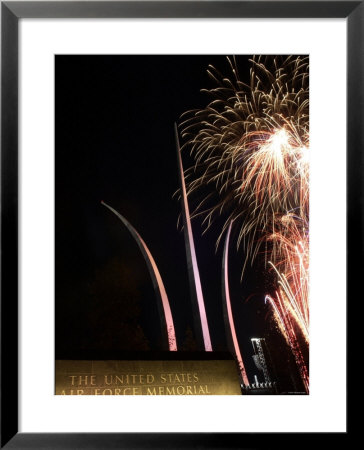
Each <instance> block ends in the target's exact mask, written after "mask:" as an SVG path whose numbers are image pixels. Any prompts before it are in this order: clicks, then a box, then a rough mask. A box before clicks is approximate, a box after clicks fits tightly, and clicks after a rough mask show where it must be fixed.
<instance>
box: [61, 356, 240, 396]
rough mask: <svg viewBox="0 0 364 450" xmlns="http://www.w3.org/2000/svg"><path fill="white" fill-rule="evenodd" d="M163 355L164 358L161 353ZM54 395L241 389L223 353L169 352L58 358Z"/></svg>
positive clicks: (232, 365) (235, 371)
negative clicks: (106, 358) (142, 354)
mask: <svg viewBox="0 0 364 450" xmlns="http://www.w3.org/2000/svg"><path fill="white" fill-rule="evenodd" d="M162 357H163V358H162ZM55 372H56V373H55V375H56V380H55V394H56V395H241V394H242V391H241V388H240V380H239V374H238V367H237V364H236V362H235V361H234V359H233V358H232V357H231V356H230V355H227V354H225V353H216V354H215V353H212V352H211V353H210V352H209V353H192V354H190V353H182V352H178V353H177V352H168V353H162V354H161V353H159V354H157V355H155V354H154V355H151V354H148V355H147V359H132V358H130V357H129V358H128V359H124V358H123V359H108V360H100V359H98V360H92V359H87V360H56V371H55Z"/></svg>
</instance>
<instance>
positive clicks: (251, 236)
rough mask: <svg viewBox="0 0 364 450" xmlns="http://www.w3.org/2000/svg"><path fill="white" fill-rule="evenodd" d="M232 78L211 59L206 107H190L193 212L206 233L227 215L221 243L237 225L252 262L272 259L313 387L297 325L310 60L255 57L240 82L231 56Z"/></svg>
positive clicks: (303, 305) (278, 313)
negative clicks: (198, 198) (195, 201)
mask: <svg viewBox="0 0 364 450" xmlns="http://www.w3.org/2000/svg"><path fill="white" fill-rule="evenodd" d="M228 62H229V64H230V67H231V70H232V73H233V77H232V79H231V80H230V79H227V78H224V77H223V76H222V75H221V74H220V73H219V72H218V71H217V70H216V69H215V68H213V67H212V66H209V70H208V73H209V75H210V76H211V78H212V79H213V80H214V82H215V83H216V84H217V87H216V88H214V89H210V90H208V91H205V92H207V93H208V94H209V95H210V96H212V101H211V102H210V103H209V104H208V105H207V107H206V108H204V109H202V110H197V111H188V112H187V113H185V115H184V116H183V118H184V119H183V122H182V123H181V131H182V137H183V138H184V139H185V144H184V146H183V148H188V149H189V150H190V152H191V154H192V156H193V157H194V160H195V164H194V166H193V167H191V168H190V169H189V170H187V171H186V173H185V178H186V186H187V194H188V196H189V197H192V196H195V195H198V193H199V191H200V189H201V188H202V189H201V191H200V192H202V193H204V192H206V186H208V187H210V188H211V189H210V191H209V192H210V193H209V195H207V196H205V197H204V198H203V200H202V201H200V203H199V204H198V205H197V207H196V208H195V210H194V211H193V214H192V217H196V216H202V217H203V225H204V227H205V231H206V230H207V229H208V228H209V227H210V226H211V223H212V222H213V220H214V218H216V217H217V216H223V217H224V218H225V222H224V225H223V226H222V229H221V233H220V235H219V237H218V239H217V243H216V245H217V246H218V245H219V242H220V241H221V239H222V237H223V236H224V234H225V233H226V232H227V230H228V228H229V225H230V223H234V228H235V230H236V236H237V238H236V245H237V247H238V248H239V247H240V246H243V248H244V251H245V255H246V256H245V259H244V261H243V263H242V276H243V273H244V270H245V267H246V265H247V263H250V264H253V262H254V260H255V259H256V258H257V257H258V256H259V257H264V260H265V263H266V267H267V268H268V269H269V268H270V269H271V270H272V271H273V273H275V274H276V280H277V285H276V286H274V287H272V291H273V293H269V294H270V295H268V293H267V297H266V298H267V299H269V302H270V303H271V305H272V308H273V311H274V315H275V318H276V321H277V323H279V326H280V329H281V331H282V333H283V335H284V336H285V338H286V340H287V342H288V344H289V345H290V347H291V349H292V352H293V354H294V356H295V359H296V362H297V365H298V367H299V369H300V373H301V376H302V379H303V382H304V384H305V387H306V390H308V371H307V368H306V366H305V363H304V360H303V357H302V352H301V350H300V348H299V343H298V342H299V341H298V339H297V338H296V334H297V331H298V330H299V331H300V333H302V335H303V336H304V339H305V340H306V342H307V344H308V343H309V334H308V322H309V315H308V283H309V278H308V248H309V234H308V229H309V227H308V224H309V221H308V214H309V161H308V159H309V158H308V157H309V89H308V80H309V78H308V58H306V57H295V56H288V57H281V56H277V57H273V56H266V57H261V56H259V57H254V58H253V59H251V60H250V63H251V69H250V81H248V82H247V83H244V82H243V81H241V78H240V76H239V71H238V65H237V61H236V59H235V57H234V58H228Z"/></svg>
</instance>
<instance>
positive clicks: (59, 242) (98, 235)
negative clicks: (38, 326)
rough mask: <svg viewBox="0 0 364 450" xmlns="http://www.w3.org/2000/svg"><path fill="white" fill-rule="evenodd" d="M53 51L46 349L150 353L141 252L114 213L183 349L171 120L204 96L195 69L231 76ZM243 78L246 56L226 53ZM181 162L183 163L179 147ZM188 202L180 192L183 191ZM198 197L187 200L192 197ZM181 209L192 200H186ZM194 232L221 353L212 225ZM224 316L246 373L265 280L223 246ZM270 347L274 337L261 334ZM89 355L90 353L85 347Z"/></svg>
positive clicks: (155, 329)
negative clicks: (158, 278) (49, 331)
mask: <svg viewBox="0 0 364 450" xmlns="http://www.w3.org/2000/svg"><path fill="white" fill-rule="evenodd" d="M55 58H56V92H55V95H56V103H55V104H56V142H55V144H56V168H55V170H56V243H55V245H56V317H55V320H56V358H65V359H67V358H72V357H75V356H79V355H81V356H82V355H83V354H85V355H86V354H90V352H91V354H92V352H93V351H94V352H96V353H97V352H99V353H100V352H101V353H102V352H103V351H105V355H106V354H107V351H109V350H111V351H115V352H118V351H123V350H158V349H159V348H160V343H161V334H160V322H159V315H158V309H157V304H156V299H155V295H154V290H153V286H152V282H151V278H150V276H149V272H148V270H147V266H146V264H145V262H144V259H143V257H142V255H141V253H140V251H139V249H138V246H137V244H136V242H135V241H134V239H133V237H132V236H131V235H130V233H129V232H128V230H127V229H126V227H125V226H124V225H123V224H122V223H121V222H120V221H119V220H118V219H117V218H116V217H115V216H114V215H113V214H112V213H111V212H110V211H109V210H108V209H106V208H105V207H104V206H102V205H101V203H100V202H101V201H102V200H103V201H105V202H106V203H108V204H109V205H110V206H112V207H113V208H115V209H116V210H118V211H119V212H120V213H121V214H122V215H124V216H125V217H126V218H127V220H128V221H129V222H130V223H131V224H132V225H133V226H134V227H135V228H136V230H137V231H138V232H139V233H140V234H141V236H142V238H143V239H144V241H145V242H146V244H147V246H148V247H149V249H150V251H151V253H152V255H153V257H154V259H155V261H156V263H157V265H158V268H159V271H160V273H161V275H162V278H163V282H164V284H165V287H166V291H167V294H168V297H169V301H170V305H171V309H172V313H173V318H174V322H175V328H176V332H177V343H178V345H179V347H180V348H184V349H186V350H191V349H193V337H192V336H191V332H190V331H189V330H192V329H193V320H192V308H191V304H190V298H189V285H188V276H187V266H186V255H185V248H184V237H183V232H182V231H181V230H180V229H179V230H178V229H177V218H178V215H179V213H180V208H181V205H180V202H179V201H178V199H177V198H176V197H175V198H173V194H174V193H175V191H176V190H177V189H178V187H179V186H178V177H177V175H178V174H177V159H176V149H175V140H174V128H173V127H174V122H179V121H180V116H181V114H182V113H184V112H185V111H187V110H190V109H195V108H201V107H204V106H206V105H207V103H208V102H209V101H210V98H209V97H208V95H207V94H206V93H201V92H200V90H201V88H210V87H215V84H214V83H213V81H212V80H211V79H210V78H209V77H208V75H207V73H206V69H207V67H208V65H209V64H212V65H214V66H215V67H216V68H218V69H219V71H220V72H222V73H224V74H227V76H230V75H231V71H230V68H229V65H228V63H227V60H226V57H225V56H123V55H120V56H66V55H65V56H62V55H58V56H56V57H55ZM238 62H239V68H240V74H241V76H242V77H243V78H244V76H243V74H244V73H246V75H247V76H249V64H248V57H247V56H240V57H239V59H238ZM183 163H184V168H185V169H186V168H187V167H189V166H190V165H191V164H192V159H191V158H190V156H189V155H188V153H187V152H184V153H183ZM191 201H192V200H191ZM196 201H198V198H196ZM190 207H191V209H193V204H190ZM216 225H217V226H216V227H215V228H214V227H212V229H211V231H209V232H207V233H206V234H205V235H203V236H202V228H201V223H200V222H199V221H198V220H195V221H193V222H192V226H193V231H194V237H195V244H196V253H197V258H198V264H199V269H200V275H201V281H202V288H203V293H204V297H205V304H206V310H207V317H208V320H209V326H210V334H211V339H212V345H213V348H214V349H215V350H226V339H225V332H224V323H223V308H222V297H221V289H222V286H221V262H222V248H219V249H218V250H217V252H215V241H216V238H217V235H218V228H219V227H218V225H219V223H217V224H216ZM230 255H231V259H230V284H231V286H230V287H231V297H232V304H233V311H234V315H235V325H236V328H237V332H238V336H239V340H240V346H241V350H242V354H243V358H244V362H245V364H246V366H247V370H248V375H249V376H251V377H253V374H254V373H256V372H257V371H256V369H255V368H254V363H253V361H252V358H251V355H252V354H253V349H252V346H251V342H250V338H251V337H269V336H270V334H271V333H273V334H274V330H273V331H272V325H271V321H270V320H269V317H270V315H269V310H268V307H267V306H266V305H264V293H265V290H264V289H265V283H266V280H265V279H264V277H263V276H262V274H261V272H259V270H257V269H254V268H253V269H248V270H247V272H246V273H245V276H244V279H243V281H242V283H241V282H240V274H241V262H242V259H243V255H242V254H239V253H237V252H236V250H235V248H234V246H233V245H232V246H231V248H230ZM273 338H274V339H276V342H278V344H277V345H281V344H282V341H281V340H280V338H279V337H277V336H273V337H272V339H273ZM96 353H95V354H96Z"/></svg>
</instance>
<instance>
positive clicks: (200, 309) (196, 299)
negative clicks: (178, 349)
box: [174, 124, 212, 352]
mask: <svg viewBox="0 0 364 450" xmlns="http://www.w3.org/2000/svg"><path fill="white" fill-rule="evenodd" d="M174 127H175V128H174V129H175V137H176V148H177V161H178V175H179V181H180V188H181V201H182V218H183V230H184V237H185V247H186V256H187V270H188V278H189V282H190V292H191V301H192V308H193V316H194V328H195V337H196V340H197V345H198V347H199V349H200V350H205V351H208V352H211V351H212V346H211V339H210V332H209V327H208V323H207V317H206V310H205V303H204V299H203V294H202V287H201V280H200V273H199V270H198V265H197V258H196V252H195V244H194V240H193V234H192V226H191V217H190V211H189V207H188V201H187V193H186V184H185V178H184V173H183V165H182V157H181V149H180V145H179V139H178V129H177V125H176V124H175V125H174Z"/></svg>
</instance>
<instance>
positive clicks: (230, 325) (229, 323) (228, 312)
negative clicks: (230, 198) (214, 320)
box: [222, 222, 249, 386]
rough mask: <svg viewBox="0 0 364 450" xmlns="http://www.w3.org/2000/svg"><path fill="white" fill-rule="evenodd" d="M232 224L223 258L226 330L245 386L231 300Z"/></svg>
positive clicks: (231, 350)
mask: <svg viewBox="0 0 364 450" xmlns="http://www.w3.org/2000/svg"><path fill="white" fill-rule="evenodd" d="M231 226H232V222H230V225H229V229H228V231H227V234H226V239H225V245H224V256H223V260H222V298H223V306H224V323H225V332H226V337H227V340H228V347H229V350H230V352H231V353H232V354H235V356H236V359H237V361H238V364H239V369H240V373H241V378H242V380H243V382H244V384H245V386H249V380H248V376H247V374H246V370H245V366H244V363H243V358H242V356H241V353H240V348H239V343H238V338H237V336H236V332H235V325H234V318H233V312H232V309H231V302H230V290H229V272H228V259H229V241H230V233H231Z"/></svg>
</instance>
